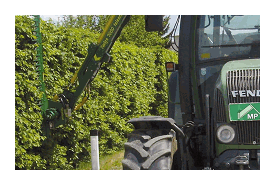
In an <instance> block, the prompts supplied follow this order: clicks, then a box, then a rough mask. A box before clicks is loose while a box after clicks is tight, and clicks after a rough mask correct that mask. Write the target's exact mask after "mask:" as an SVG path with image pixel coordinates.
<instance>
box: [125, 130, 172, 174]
mask: <svg viewBox="0 0 275 185" xmlns="http://www.w3.org/2000/svg"><path fill="white" fill-rule="evenodd" d="M124 147H125V154H124V160H122V166H123V170H171V169H172V162H173V155H174V153H175V151H176V150H177V140H176V133H175V131H174V130H172V129H171V130H135V131H133V132H132V133H131V134H129V135H128V142H127V143H125V145H124Z"/></svg>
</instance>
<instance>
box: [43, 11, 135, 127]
mask: <svg viewBox="0 0 275 185" xmlns="http://www.w3.org/2000/svg"><path fill="white" fill-rule="evenodd" d="M129 18H130V16H127V15H113V16H111V17H110V19H109V21H108V23H107V25H106V27H105V29H104V31H103V33H102V34H101V35H100V37H99V39H98V41H97V43H91V44H90V45H89V47H88V55H87V57H86V58H85V60H84V63H83V64H82V66H81V67H80V69H79V70H78V71H77V72H76V73H75V75H74V76H73V78H72V79H71V83H70V85H71V84H73V83H74V82H75V81H76V80H78V84H79V85H78V86H77V87H76V89H75V91H74V92H71V91H69V90H68V89H69V87H70V85H69V86H68V88H67V89H65V90H64V91H63V93H61V94H60V95H56V96H55V97H54V98H53V100H49V102H48V109H47V110H46V115H45V118H46V119H45V120H46V121H44V122H45V124H44V126H46V130H47V132H48V131H49V129H52V128H54V127H56V126H58V125H60V124H63V123H65V121H66V117H69V116H70V115H71V111H73V110H77V109H78V108H80V107H81V106H82V105H83V104H84V103H85V102H86V101H87V97H84V98H83V100H82V102H81V103H80V104H79V105H77V106H76V102H77V101H78V99H79V97H80V95H81V94H82V92H83V91H84V89H85V88H86V87H87V85H89V84H90V82H91V81H92V80H93V79H94V78H95V76H96V74H97V72H98V71H99V69H100V66H101V64H102V63H103V62H108V61H109V60H110V56H109V54H108V52H109V51H110V49H111V48H112V46H113V44H114V43H115V41H116V39H117V37H118V36H119V35H120V32H121V30H122V28H123V27H124V26H125V25H126V23H127V22H128V21H129ZM57 100H59V101H57Z"/></svg>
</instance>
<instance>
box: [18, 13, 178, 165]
mask: <svg viewBox="0 0 275 185" xmlns="http://www.w3.org/2000/svg"><path fill="white" fill-rule="evenodd" d="M33 24H34V23H33V20H32V18H30V17H28V16H16V19H15V168H16V169H75V168H76V167H77V166H78V165H79V163H80V162H85V161H89V160H90V154H89V153H90V137H89V131H90V130H91V129H98V130H99V134H100V135H99V146H100V148H99V149H100V155H105V154H109V153H112V152H114V151H116V150H119V149H121V148H122V147H123V143H124V142H125V138H126V136H127V133H129V132H131V130H132V125H130V124H128V123H127V121H128V120H129V119H131V118H134V117H139V116H148V115H160V116H163V117H167V83H166V72H165V69H164V63H165V62H166V61H176V60H177V56H176V54H175V53H173V52H171V51H168V50H165V49H162V48H156V47H151V48H142V47H138V46H136V45H134V44H126V43H120V42H116V43H115V44H114V46H113V48H112V50H111V53H110V54H111V56H112V60H111V61H110V62H109V63H105V64H103V65H102V70H101V71H100V72H99V73H98V75H97V77H96V78H95V80H94V81H93V83H92V92H91V96H90V97H89V100H88V101H87V102H86V104H85V105H84V106H83V107H82V108H81V109H79V110H78V111H75V112H73V114H72V117H71V119H70V120H69V121H68V123H67V124H65V125H60V126H59V127H58V128H56V129H55V130H54V131H53V137H52V138H46V137H45V136H44V134H43V132H42V130H41V123H42V116H41V114H40V107H39V106H38V104H37V103H38V100H40V99H41V97H42V93H41V92H40V91H39V90H38V84H39V81H38V80H37V77H38V75H37V72H36V69H35V68H36V67H35V62H34V59H35V54H36V51H35V48H36V47H37V45H36V44H35V43H34V42H33V41H32V40H33V39H35V35H33V32H32V30H33V27H32V25H33ZM41 32H42V41H43V60H44V70H45V74H44V80H45V84H46V93H47V96H48V99H51V98H53V96H54V95H55V94H59V93H61V92H62V90H63V89H64V88H66V87H67V86H68V83H69V82H70V79H71V78H72V76H73V74H74V73H75V72H76V70H77V69H78V68H79V67H80V66H81V64H82V63H83V61H84V59H85V56H86V54H87V46H88V44H89V43H91V42H95V41H96V40H97V38H98V37H99V35H98V34H94V33H93V32H91V31H90V30H87V29H80V28H65V27H57V26H55V25H54V24H51V23H47V22H44V21H42V22H41ZM80 99H82V98H80Z"/></svg>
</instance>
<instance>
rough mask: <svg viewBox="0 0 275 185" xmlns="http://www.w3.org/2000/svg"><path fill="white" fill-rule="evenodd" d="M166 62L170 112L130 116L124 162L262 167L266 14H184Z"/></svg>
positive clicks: (142, 166)
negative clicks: (173, 53) (173, 56)
mask: <svg viewBox="0 0 275 185" xmlns="http://www.w3.org/2000/svg"><path fill="white" fill-rule="evenodd" d="M160 19H161V16H147V17H146V20H147V25H146V30H147V31H157V30H158V28H161V26H158V24H153V23H159V22H160V21H159V20H160ZM166 69H167V73H169V74H170V77H169V103H168V109H169V113H168V114H169V118H163V117H160V116H147V117H140V118H134V119H131V120H130V121H129V123H132V124H133V125H134V127H135V130H134V131H133V132H132V133H131V134H129V136H128V142H127V143H125V156H124V160H123V161H122V164H123V169H124V170H127V169H134V170H157V169H167V170H171V169H179V170H187V169H194V170H197V169H215V170H216V169H225V170H229V169H240V170H243V169H260V16H257V15H245V16H241V15H202V16H196V15H194V16H193V15H192V16H191V15H188V16H181V20H180V32H179V44H178V64H174V63H169V62H168V63H166Z"/></svg>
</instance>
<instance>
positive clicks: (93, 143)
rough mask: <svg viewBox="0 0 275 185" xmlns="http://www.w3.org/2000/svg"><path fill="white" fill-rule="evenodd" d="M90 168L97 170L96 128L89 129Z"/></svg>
mask: <svg viewBox="0 0 275 185" xmlns="http://www.w3.org/2000/svg"><path fill="white" fill-rule="evenodd" d="M90 136H91V157H92V170H99V149H98V130H91V131H90Z"/></svg>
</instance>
